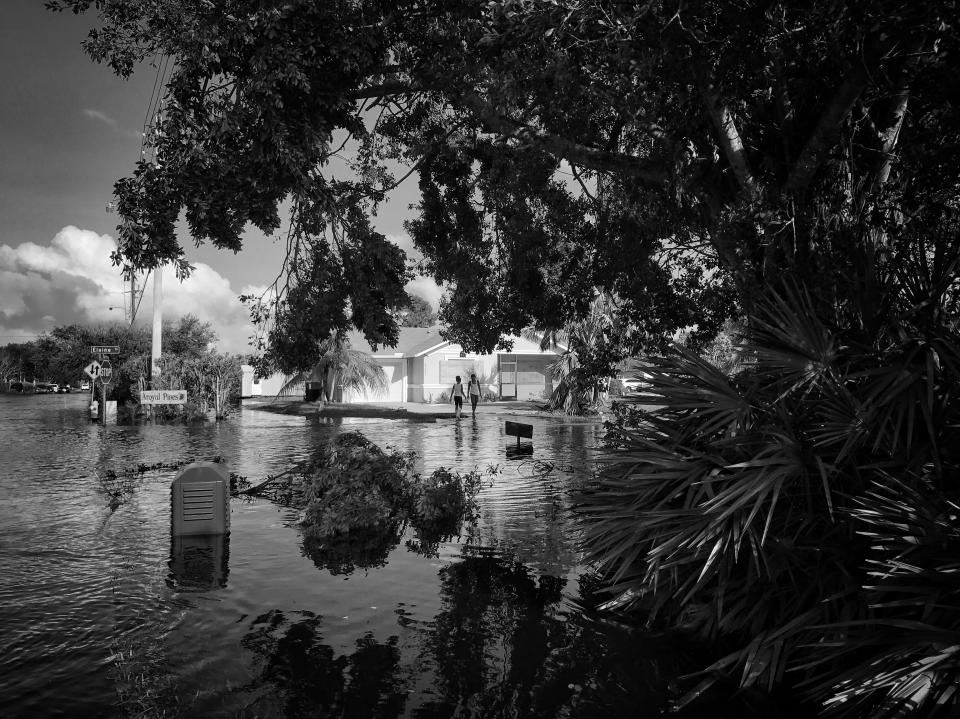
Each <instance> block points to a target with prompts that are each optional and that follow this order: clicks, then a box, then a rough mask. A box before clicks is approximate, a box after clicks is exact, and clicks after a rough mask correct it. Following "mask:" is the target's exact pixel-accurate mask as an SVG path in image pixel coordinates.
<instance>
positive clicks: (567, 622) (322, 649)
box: [0, 394, 678, 719]
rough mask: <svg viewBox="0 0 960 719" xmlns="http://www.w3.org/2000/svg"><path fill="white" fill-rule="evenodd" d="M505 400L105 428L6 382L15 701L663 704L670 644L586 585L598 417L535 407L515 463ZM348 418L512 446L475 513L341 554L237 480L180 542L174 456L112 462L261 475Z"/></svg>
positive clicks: (131, 708) (7, 586)
mask: <svg viewBox="0 0 960 719" xmlns="http://www.w3.org/2000/svg"><path fill="white" fill-rule="evenodd" d="M503 420H504V418H503V417H496V416H493V415H483V416H480V417H478V418H477V419H476V420H471V419H470V418H465V419H463V420H461V421H460V422H455V421H453V420H440V421H437V422H436V423H423V422H411V421H404V420H385V419H356V420H350V419H343V420H337V421H335V422H321V421H318V420H316V419H308V418H302V417H293V416H286V415H279V414H272V413H267V412H259V411H256V410H249V409H247V410H244V411H243V412H242V413H240V414H239V415H235V416H234V417H233V418H231V420H229V421H227V422H222V423H219V424H214V423H207V424H198V425H191V426H183V425H146V426H137V427H123V426H108V427H100V426H98V425H95V424H92V423H91V422H90V421H89V420H88V418H87V402H86V397H85V396H82V395H75V394H74V395H39V396H31V395H26V396H20V395H0V446H2V449H0V451H2V461H0V647H2V648H3V653H2V655H0V715H2V716H4V717H20V716H23V717H44V716H66V717H87V716H90V717H97V716H103V717H114V716H125V715H144V716H150V715H165V716H182V717H194V716H196V717H272V716H289V717H300V716H317V717H358V718H359V717H419V718H421V719H427V718H429V717H558V716H566V717H599V716H602V717H605V718H609V717H616V716H655V715H657V714H658V713H659V712H660V710H661V708H662V705H663V693H664V689H663V687H664V686H665V683H666V681H667V680H668V679H669V677H670V676H673V675H675V673H676V672H677V671H678V666H677V662H678V660H677V658H676V656H675V654H676V652H674V651H672V650H671V648H670V647H669V646H665V644H664V640H662V639H657V638H655V637H653V636H650V635H647V634H644V633H642V632H639V631H637V630H635V629H632V628H630V627H626V626H621V625H619V624H617V623H615V622H611V621H607V620H605V619H602V618H600V617H597V616H595V615H592V614H591V613H589V612H587V611H585V610H584V609H582V608H581V606H580V604H579V599H580V596H581V592H582V591H584V586H585V584H586V581H585V579H584V577H585V576H586V575H585V573H584V570H583V568H582V567H581V565H580V555H579V554H578V551H577V548H576V535H575V532H574V531H573V527H572V524H571V523H570V521H569V517H568V510H569V507H570V497H569V495H568V492H569V490H570V489H572V488H574V487H576V486H577V485H578V484H579V483H581V482H584V481H586V480H587V479H588V478H589V474H590V471H591V468H592V466H593V462H594V458H595V449H594V448H595V447H596V446H597V444H598V443H599V440H600V436H601V432H602V429H601V428H599V427H598V426H596V425H593V424H571V423H567V422H564V421H562V420H549V419H547V420H540V419H530V420H521V421H529V422H530V423H533V424H534V425H535V426H534V451H533V455H532V456H531V457H528V458H526V459H524V460H515V459H507V457H506V456H505V447H507V446H508V445H511V444H512V443H513V442H514V441H515V440H514V439H513V438H508V437H505V436H504V434H503ZM345 430H359V431H361V432H363V433H364V434H365V435H366V436H367V437H369V438H370V439H371V440H373V441H374V442H376V443H377V444H379V445H380V446H383V447H387V446H389V447H393V448H396V449H400V450H405V451H406V450H412V451H414V452H417V453H418V454H419V455H420V456H421V458H422V459H421V464H420V466H421V468H422V470H423V471H426V472H429V471H432V470H433V469H434V468H436V467H438V466H441V465H442V466H446V467H448V468H452V469H454V470H456V471H460V472H466V471H469V470H472V469H474V468H479V469H480V470H481V471H483V470H485V469H487V468H488V467H489V466H490V465H499V468H500V470H502V471H500V472H499V473H498V474H496V475H495V476H492V478H488V479H487V480H486V482H485V486H484V489H483V490H482V492H481V495H480V507H481V517H480V519H479V522H478V523H477V525H476V526H475V527H473V528H464V530H463V533H462V536H460V537H453V538H451V539H450V541H447V542H443V543H441V544H439V545H438V546H431V547H426V548H424V547H421V546H418V545H417V543H416V542H415V541H413V540H414V537H413V535H412V533H411V532H410V531H409V530H406V531H405V532H404V534H403V536H401V537H399V538H398V541H395V542H393V543H390V544H388V545H386V546H383V547H372V548H366V549H367V551H363V552H358V553H356V554H355V555H347V556H345V555H343V554H342V553H337V552H334V551H330V549H329V548H324V547H319V548H318V547H314V546H309V547H305V546H304V542H303V539H302V536H301V534H300V531H299V529H298V526H297V524H296V519H297V517H296V514H295V513H294V512H292V511H291V510H289V509H287V508H284V507H282V506H279V505H277V504H275V503H272V502H270V501H268V500H265V499H252V500H244V499H237V498H234V499H233V500H231V532H230V534H229V535H228V536H227V537H226V538H225V539H213V540H203V541H199V540H187V541H186V542H185V543H183V542H180V543H173V542H172V541H171V537H170V483H171V481H172V480H173V478H174V476H175V471H174V470H151V471H148V472H146V473H144V474H143V475H141V476H140V477H139V478H138V479H137V480H136V481H135V482H128V483H126V484H122V485H119V484H117V483H115V482H111V481H110V480H109V479H108V478H107V477H108V471H109V470H112V471H114V472H118V473H121V474H122V473H123V470H125V469H129V468H132V467H136V466H137V465H138V464H146V465H153V464H156V463H168V464H169V463H172V462H175V461H179V460H188V459H209V458H212V457H214V456H217V455H219V456H222V457H224V458H226V460H227V462H228V465H229V468H230V469H231V470H232V471H234V472H237V473H238V474H240V475H243V476H245V477H247V478H248V479H249V480H250V481H251V482H257V481H260V480H262V479H264V478H265V477H266V475H267V474H276V473H278V472H281V471H283V470H284V469H287V468H289V467H290V466H291V465H292V464H294V463H295V462H297V461H298V460H300V459H303V458H304V457H306V456H307V455H308V454H309V452H310V450H311V448H312V447H313V446H315V445H316V444H317V443H318V442H322V441H324V440H326V439H328V438H330V437H331V436H333V435H334V434H335V433H337V432H340V431H345ZM551 467H552V470H551V471H544V470H550V468H551ZM581 580H583V581H581ZM582 585H584V586H582Z"/></svg>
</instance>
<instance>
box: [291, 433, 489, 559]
mask: <svg viewBox="0 0 960 719" xmlns="http://www.w3.org/2000/svg"><path fill="white" fill-rule="evenodd" d="M415 459H416V456H415V455H414V454H413V453H410V452H406V453H404V452H396V451H391V452H385V451H384V450H382V449H380V448H379V447H378V446H377V445H375V444H374V443H373V442H371V441H370V440H368V439H367V438H366V437H364V436H363V435H362V434H360V433H359V432H346V433H343V434H340V435H338V436H337V437H336V438H335V439H333V440H332V441H330V442H328V443H326V444H324V445H322V446H320V447H318V448H317V449H316V451H315V452H314V454H313V455H312V456H311V458H310V460H309V461H308V462H307V463H306V464H305V466H304V468H303V469H302V471H301V475H300V476H301V481H302V484H303V492H302V498H303V499H302V504H303V507H302V508H303V514H302V517H301V525H302V527H303V534H304V551H305V552H306V553H307V554H308V555H309V556H310V557H311V558H312V559H313V560H314V562H316V563H317V565H318V566H324V567H327V568H328V569H329V570H330V571H331V572H332V573H334V574H342V573H348V572H349V571H352V570H353V568H354V567H361V568H368V567H373V566H379V565H382V564H383V563H385V561H386V557H387V555H388V554H389V553H390V551H391V550H392V549H393V548H394V547H395V546H397V544H398V543H399V541H400V537H401V535H402V534H403V530H404V528H405V527H406V525H407V524H410V525H411V526H412V527H413V528H414V529H415V530H416V532H417V539H418V543H415V544H414V545H413V546H421V547H424V548H425V549H424V551H425V553H432V551H433V548H434V547H435V545H436V543H437V542H439V541H442V540H443V539H446V538H449V537H451V536H454V535H456V534H457V533H458V532H459V531H460V528H461V525H462V523H463V522H464V521H465V520H468V521H474V520H475V519H476V516H477V509H476V497H477V494H478V493H479V491H480V488H481V485H482V477H483V475H482V474H481V473H480V472H478V471H476V470H475V471H472V472H468V473H467V474H465V475H461V474H460V473H458V472H452V471H450V470H448V469H446V468H444V467H439V468H438V469H436V470H434V472H433V473H432V474H430V475H429V476H427V477H424V476H422V475H420V474H419V473H417V472H415V471H414V469H413V465H414V462H415ZM495 471H496V469H495V468H491V469H490V470H488V473H491V474H492V473H494V472H495Z"/></svg>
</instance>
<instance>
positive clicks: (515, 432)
mask: <svg viewBox="0 0 960 719" xmlns="http://www.w3.org/2000/svg"><path fill="white" fill-rule="evenodd" d="M504 433H505V434H507V435H508V436H510V437H516V438H517V448H519V447H520V438H521V437H526V438H527V439H529V440H530V441H531V442H532V441H533V425H532V424H523V423H522V422H507V424H506V427H504ZM530 448H531V449H533V444H531V445H530Z"/></svg>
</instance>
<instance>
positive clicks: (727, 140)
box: [700, 80, 758, 197]
mask: <svg viewBox="0 0 960 719" xmlns="http://www.w3.org/2000/svg"><path fill="white" fill-rule="evenodd" d="M700 93H701V95H703V102H704V104H705V105H706V107H707V112H708V113H709V115H710V119H711V120H713V126H714V127H715V128H716V130H717V135H718V136H719V138H720V147H722V148H723V154H724V155H725V156H726V158H727V162H729V163H730V168H731V169H732V170H733V174H734V176H736V178H737V182H738V183H739V185H740V188H741V189H742V190H743V191H744V192H746V194H747V195H748V196H749V197H754V196H756V194H757V191H758V188H757V183H756V180H754V178H753V174H752V173H751V172H750V165H749V164H748V163H747V155H746V151H745V150H744V148H743V140H742V139H741V138H740V132H739V131H738V130H737V123H736V122H735V121H734V119H733V113H731V112H730V108H729V107H727V105H726V104H724V103H722V102H720V96H719V95H718V94H717V91H716V90H715V89H714V87H713V85H712V84H710V83H708V82H706V81H703V80H701V82H700Z"/></svg>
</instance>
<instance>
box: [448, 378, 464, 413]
mask: <svg viewBox="0 0 960 719" xmlns="http://www.w3.org/2000/svg"><path fill="white" fill-rule="evenodd" d="M450 399H452V400H453V406H454V409H455V410H456V412H455V415H456V417H457V419H460V412H461V411H462V410H463V383H462V382H461V381H460V375H457V381H456V382H454V383H453V389H451V390H450Z"/></svg>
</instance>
